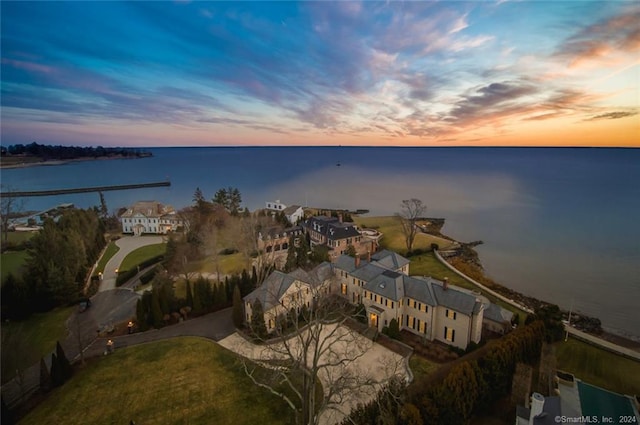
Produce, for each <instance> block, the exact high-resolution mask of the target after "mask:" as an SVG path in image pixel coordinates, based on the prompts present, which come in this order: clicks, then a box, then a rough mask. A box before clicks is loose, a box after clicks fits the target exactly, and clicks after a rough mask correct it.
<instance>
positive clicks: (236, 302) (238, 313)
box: [232, 286, 244, 328]
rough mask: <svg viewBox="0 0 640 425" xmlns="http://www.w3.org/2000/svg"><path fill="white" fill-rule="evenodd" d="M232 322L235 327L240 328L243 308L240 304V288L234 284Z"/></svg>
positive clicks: (242, 321)
mask: <svg viewBox="0 0 640 425" xmlns="http://www.w3.org/2000/svg"><path fill="white" fill-rule="evenodd" d="M232 315H233V324H234V325H235V326H236V328H241V327H242V325H243V323H244V308H243V305H242V298H241V297H240V288H239V287H238V286H236V287H235V288H233V311H232Z"/></svg>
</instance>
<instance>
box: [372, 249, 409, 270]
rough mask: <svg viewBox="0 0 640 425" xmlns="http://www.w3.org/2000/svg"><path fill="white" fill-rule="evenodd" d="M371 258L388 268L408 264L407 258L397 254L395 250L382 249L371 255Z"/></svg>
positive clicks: (398, 267)
mask: <svg viewBox="0 0 640 425" xmlns="http://www.w3.org/2000/svg"><path fill="white" fill-rule="evenodd" d="M371 260H372V261H373V260H375V261H376V262H378V263H379V264H380V265H381V266H382V267H385V268H387V269H390V270H399V269H401V268H402V267H404V266H405V265H407V264H409V260H407V259H406V258H404V257H403V256H402V255H400V254H398V253H397V252H393V251H389V250H388V249H383V250H382V251H378V252H376V253H375V254H373V255H372V256H371Z"/></svg>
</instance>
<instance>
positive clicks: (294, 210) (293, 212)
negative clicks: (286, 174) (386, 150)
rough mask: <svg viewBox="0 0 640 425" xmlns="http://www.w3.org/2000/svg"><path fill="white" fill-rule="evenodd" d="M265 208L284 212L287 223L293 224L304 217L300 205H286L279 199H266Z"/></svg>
mask: <svg viewBox="0 0 640 425" xmlns="http://www.w3.org/2000/svg"><path fill="white" fill-rule="evenodd" d="M266 208H267V210H269V211H274V212H282V213H284V216H285V217H287V220H289V223H291V224H293V225H294V226H295V225H296V224H297V223H298V221H300V220H302V218H303V217H304V211H303V209H302V207H301V206H300V205H291V206H286V205H285V204H283V203H281V202H280V200H279V199H278V200H276V201H275V202H271V201H267V203H266Z"/></svg>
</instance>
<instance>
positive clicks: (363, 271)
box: [351, 262, 387, 282]
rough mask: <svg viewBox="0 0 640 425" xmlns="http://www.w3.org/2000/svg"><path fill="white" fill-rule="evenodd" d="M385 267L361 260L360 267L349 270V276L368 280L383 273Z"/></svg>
mask: <svg viewBox="0 0 640 425" xmlns="http://www.w3.org/2000/svg"><path fill="white" fill-rule="evenodd" d="M386 270H387V269H383V268H382V267H380V266H377V265H375V264H373V263H367V262H361V263H360V267H358V268H357V269H355V270H354V271H353V272H351V276H353V277H355V278H357V279H360V280H364V281H365V282H369V281H370V280H373V279H374V278H376V277H377V276H378V275H380V274H382V273H384V272H385V271H386Z"/></svg>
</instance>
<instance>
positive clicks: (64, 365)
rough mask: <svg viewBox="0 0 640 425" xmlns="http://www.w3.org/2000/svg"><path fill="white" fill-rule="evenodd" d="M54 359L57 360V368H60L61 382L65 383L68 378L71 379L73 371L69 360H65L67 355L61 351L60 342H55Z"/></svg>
mask: <svg viewBox="0 0 640 425" xmlns="http://www.w3.org/2000/svg"><path fill="white" fill-rule="evenodd" d="M56 359H57V360H58V366H60V373H61V376H62V380H63V381H65V382H66V381H67V380H68V379H69V378H71V374H72V373H73V369H72V368H71V363H69V359H67V355H66V354H65V353H64V350H63V349H62V345H60V341H56Z"/></svg>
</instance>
